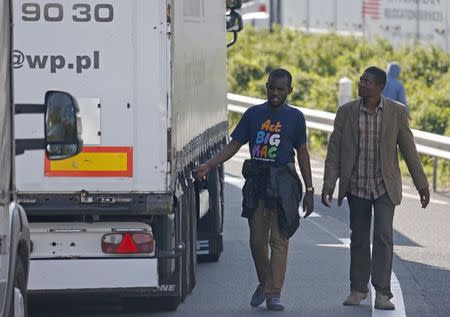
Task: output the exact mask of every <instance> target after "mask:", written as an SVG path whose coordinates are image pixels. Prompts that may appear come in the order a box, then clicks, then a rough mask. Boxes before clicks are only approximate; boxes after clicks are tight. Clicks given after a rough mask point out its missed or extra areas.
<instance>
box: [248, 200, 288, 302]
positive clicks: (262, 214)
mask: <svg viewBox="0 0 450 317" xmlns="http://www.w3.org/2000/svg"><path fill="white" fill-rule="evenodd" d="M249 224H250V249H251V251H252V256H253V261H254V263H255V268H256V273H257V274H258V280H259V283H260V284H261V286H262V288H263V289H264V293H265V294H266V296H268V295H278V296H279V295H280V294H281V288H282V287H283V283H284V277H285V274H286V265H287V255H288V246H289V240H287V239H285V238H284V237H283V236H282V235H281V233H280V228H279V226H278V217H277V210H276V209H268V208H266V207H265V206H264V202H263V201H260V202H259V204H258V208H256V210H255V212H254V214H253V218H252V219H251V220H250V221H249ZM269 245H270V256H269Z"/></svg>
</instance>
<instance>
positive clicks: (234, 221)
mask: <svg viewBox="0 0 450 317" xmlns="http://www.w3.org/2000/svg"><path fill="white" fill-rule="evenodd" d="M247 155H248V154H247V153H246V152H245V150H244V151H241V152H240V153H238V154H237V155H236V156H235V157H234V158H233V159H232V160H231V161H229V162H228V163H227V164H226V173H227V174H226V182H227V185H226V192H225V194H226V201H225V203H226V206H225V208H226V212H225V214H226V216H225V228H224V253H223V254H222V257H221V259H220V261H219V262H218V263H200V264H199V267H198V282H197V286H196V288H195V289H194V291H193V292H192V294H191V295H190V296H189V297H188V298H187V299H186V300H185V301H184V303H182V304H181V305H180V306H179V308H178V309H177V310H176V311H175V312H159V313H158V312H146V313H145V312H137V313H136V312H135V313H132V312H128V311H125V310H123V308H122V307H121V306H120V305H118V304H117V303H114V302H112V303H107V302H105V303H86V302H79V301H77V302H75V301H71V299H68V300H65V301H64V302H57V303H55V302H46V303H38V304H37V305H33V306H32V307H31V310H30V315H31V316H32V317H34V316H61V317H64V316H67V317H68V316H86V317H93V316H102V317H103V316H104V317H106V316H133V317H134V316H135V317H138V316H199V317H201V316H205V317H206V316H208V317H209V316H260V315H262V314H263V315H265V316H267V315H283V316H296V317H298V316H342V317H344V316H346V317H347V316H350V317H352V316H410V317H435V316H436V317H447V316H450V244H449V241H450V230H448V226H449V225H450V199H449V197H446V196H443V195H438V194H433V195H432V201H431V203H430V205H429V207H428V208H427V209H426V210H423V209H421V208H420V203H419V199H418V195H417V193H416V192H415V190H414V189H413V187H412V186H411V185H410V180H408V179H407V180H406V181H405V187H404V200H403V203H402V205H401V206H400V207H398V208H397V209H396V214H395V220H394V228H395V235H394V240H395V248H394V252H395V258H394V274H393V281H392V282H393V283H392V285H393V292H394V296H395V297H394V299H393V301H394V303H395V304H396V306H397V310H395V311H393V312H380V311H377V310H374V309H373V308H372V300H373V296H370V297H369V298H368V299H367V300H365V301H364V302H363V304H362V305H361V306H359V307H344V306H342V304H341V303H342V300H343V299H344V298H345V297H346V296H347V295H348V291H349V281H348V275H349V274H348V271H349V248H348V241H349V236H350V231H349V228H348V209H347V205H346V202H344V204H343V206H342V207H341V208H338V207H337V205H336V202H335V201H334V202H333V206H332V208H331V209H328V208H325V207H323V206H322V205H321V204H320V197H319V193H320V191H321V188H320V187H321V183H322V176H323V163H322V162H321V161H320V160H317V161H316V160H313V162H312V168H313V181H314V185H315V187H316V197H315V198H316V199H315V203H316V211H315V213H314V214H313V215H312V216H311V217H310V218H308V219H305V220H303V219H302V223H301V225H300V229H299V231H298V232H297V233H296V234H295V235H294V237H293V238H292V239H291V241H290V246H289V262H288V269H287V276H286V282H285V286H284V290H283V295H282V300H283V303H284V304H285V305H286V309H285V311H283V312H281V313H280V312H270V311H267V310H266V309H265V307H264V305H262V306H261V307H258V308H252V307H250V306H249V301H250V297H251V294H252V292H253V291H254V289H255V287H256V285H257V279H256V273H255V270H254V267H253V262H252V259H251V255H250V250H249V244H248V225H247V222H246V221H245V219H243V218H241V217H240V213H241V186H242V184H243V181H242V179H241V176H240V169H241V164H242V162H243V160H244V159H245V158H247Z"/></svg>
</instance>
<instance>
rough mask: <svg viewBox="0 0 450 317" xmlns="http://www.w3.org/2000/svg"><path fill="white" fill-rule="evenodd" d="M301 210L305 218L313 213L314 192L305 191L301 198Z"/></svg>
mask: <svg viewBox="0 0 450 317" xmlns="http://www.w3.org/2000/svg"><path fill="white" fill-rule="evenodd" d="M303 210H304V211H305V218H306V217H308V216H309V215H310V214H312V212H313V211H314V192H311V191H307V192H306V193H305V197H303Z"/></svg>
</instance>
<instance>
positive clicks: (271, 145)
mask: <svg viewBox="0 0 450 317" xmlns="http://www.w3.org/2000/svg"><path fill="white" fill-rule="evenodd" d="M231 137H232V138H233V140H236V141H238V142H239V143H240V144H241V145H243V144H245V143H247V142H249V146H250V155H251V158H252V159H254V160H261V161H266V162H269V163H271V164H273V165H274V166H280V165H283V164H286V163H291V162H294V155H295V153H294V149H297V148H298V147H300V145H303V144H306V123H305V117H304V116H303V113H302V112H301V111H300V110H298V109H296V108H294V107H291V106H289V105H287V104H284V105H283V106H281V108H280V109H273V108H272V106H270V105H269V104H268V103H267V102H266V103H263V104H262V105H257V106H253V107H251V108H249V109H248V110H247V111H246V112H245V113H244V115H243V116H242V118H241V120H240V121H239V123H238V125H237V127H236V128H235V129H234V131H233V133H231Z"/></svg>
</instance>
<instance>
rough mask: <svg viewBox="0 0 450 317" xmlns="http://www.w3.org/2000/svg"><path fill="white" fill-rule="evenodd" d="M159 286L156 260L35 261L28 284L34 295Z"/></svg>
mask: <svg viewBox="0 0 450 317" xmlns="http://www.w3.org/2000/svg"><path fill="white" fill-rule="evenodd" d="M158 287H159V285H158V260H157V259H155V258H153V259H148V258H126V259H101V258H97V259H52V260H31V264H30V276H29V281H28V290H29V291H31V292H33V291H51V290H53V291H58V290H59V291H62V290H64V291H66V290H89V289H92V290H94V289H125V288H153V289H158Z"/></svg>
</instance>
